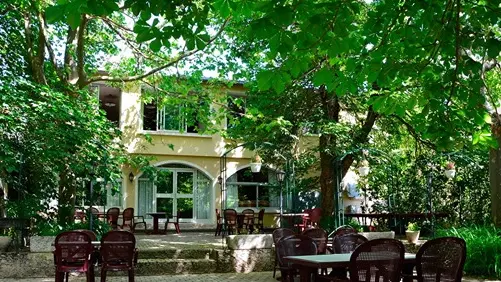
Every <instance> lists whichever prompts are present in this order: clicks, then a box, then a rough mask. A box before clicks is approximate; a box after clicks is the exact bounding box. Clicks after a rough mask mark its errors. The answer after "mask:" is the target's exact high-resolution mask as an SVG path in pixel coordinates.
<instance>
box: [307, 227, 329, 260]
mask: <svg viewBox="0 0 501 282" xmlns="http://www.w3.org/2000/svg"><path fill="white" fill-rule="evenodd" d="M301 235H304V236H308V237H310V238H311V239H313V241H314V242H315V244H317V253H318V254H325V253H326V252H327V232H326V231H325V230H323V229H321V228H314V229H307V230H305V231H303V232H302V233H301Z"/></svg>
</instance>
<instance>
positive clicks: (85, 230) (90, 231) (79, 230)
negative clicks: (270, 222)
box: [73, 229, 97, 241]
mask: <svg viewBox="0 0 501 282" xmlns="http://www.w3.org/2000/svg"><path fill="white" fill-rule="evenodd" d="M73 231H77V232H83V233H86V234H87V235H89V238H90V240H91V241H97V236H96V233H94V231H92V230H89V229H77V230H73Z"/></svg>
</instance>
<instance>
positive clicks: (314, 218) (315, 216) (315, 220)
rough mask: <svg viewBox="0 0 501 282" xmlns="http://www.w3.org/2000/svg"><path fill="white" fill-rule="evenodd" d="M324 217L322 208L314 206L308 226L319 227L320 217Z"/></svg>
mask: <svg viewBox="0 0 501 282" xmlns="http://www.w3.org/2000/svg"><path fill="white" fill-rule="evenodd" d="M321 218H322V209H321V208H314V209H312V210H311V212H310V216H309V222H308V227H313V228H315V227H318V226H319V225H320V219H321Z"/></svg>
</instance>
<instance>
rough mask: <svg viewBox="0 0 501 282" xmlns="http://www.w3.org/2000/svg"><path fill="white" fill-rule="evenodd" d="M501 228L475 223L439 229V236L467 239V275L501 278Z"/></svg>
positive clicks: (465, 268) (465, 269) (465, 270)
mask: <svg viewBox="0 0 501 282" xmlns="http://www.w3.org/2000/svg"><path fill="white" fill-rule="evenodd" d="M500 234H501V230H500V229H499V228H496V227H493V226H482V225H473V226H469V227H462V228H452V229H442V230H437V236H438V237H442V236H454V237H460V238H463V239H464V240H465V241H466V263H465V266H464V272H465V275H467V276H482V277H489V278H496V279H500V278H501V255H500V252H501V237H500V236H499V235H500Z"/></svg>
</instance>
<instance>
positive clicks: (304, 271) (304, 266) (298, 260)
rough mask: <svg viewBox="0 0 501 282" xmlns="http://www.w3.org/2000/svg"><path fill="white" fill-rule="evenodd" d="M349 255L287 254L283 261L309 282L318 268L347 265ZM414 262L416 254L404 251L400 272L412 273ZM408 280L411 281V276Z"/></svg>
mask: <svg viewBox="0 0 501 282" xmlns="http://www.w3.org/2000/svg"><path fill="white" fill-rule="evenodd" d="M350 257H351V254H330V255H310V256H288V257H284V261H285V262H287V263H290V264H292V265H293V266H294V267H297V268H298V270H299V275H300V281H301V282H309V281H311V274H312V273H316V272H317V271H318V269H324V268H342V267H349V266H350ZM415 264H416V254H411V253H405V256H404V267H403V268H402V272H403V273H405V274H412V269H413V268H414V265H415ZM410 280H411V281H412V278H411V279H410ZM404 281H406V279H404Z"/></svg>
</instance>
